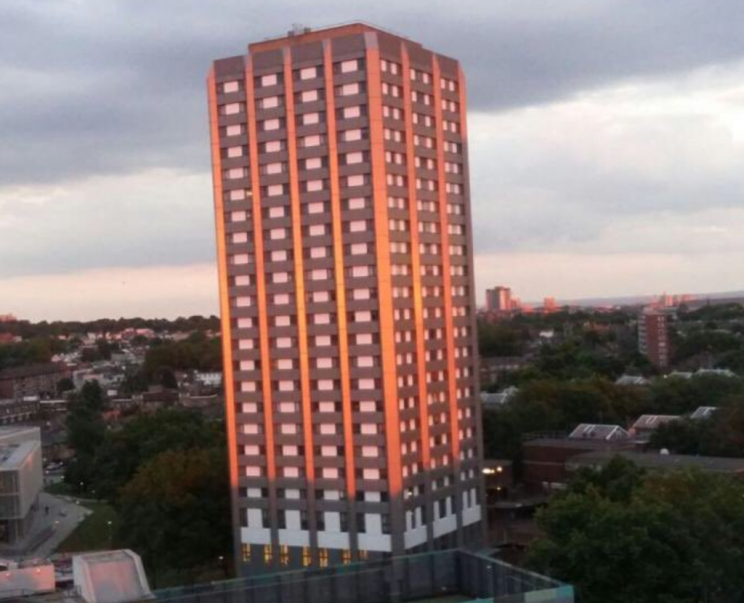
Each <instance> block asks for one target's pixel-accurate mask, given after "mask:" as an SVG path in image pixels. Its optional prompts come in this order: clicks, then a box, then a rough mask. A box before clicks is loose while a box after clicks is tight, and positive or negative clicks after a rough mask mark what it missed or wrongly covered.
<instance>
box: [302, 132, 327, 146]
mask: <svg viewBox="0 0 744 603" xmlns="http://www.w3.org/2000/svg"><path fill="white" fill-rule="evenodd" d="M321 144H323V137H322V136H320V135H318V134H314V135H312V136H305V137H304V138H301V139H300V146H301V147H319V146H320V145H321Z"/></svg>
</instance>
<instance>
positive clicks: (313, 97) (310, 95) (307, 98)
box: [300, 90, 320, 103]
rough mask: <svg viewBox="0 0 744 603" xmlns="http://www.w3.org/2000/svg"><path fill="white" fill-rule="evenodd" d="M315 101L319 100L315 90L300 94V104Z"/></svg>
mask: <svg viewBox="0 0 744 603" xmlns="http://www.w3.org/2000/svg"><path fill="white" fill-rule="evenodd" d="M317 100H320V94H319V93H318V91H317V90H305V91H304V92H303V93H302V94H300V102H303V103H311V102H313V101H317Z"/></svg>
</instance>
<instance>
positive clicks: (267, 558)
mask: <svg viewBox="0 0 744 603" xmlns="http://www.w3.org/2000/svg"><path fill="white" fill-rule="evenodd" d="M263 557H264V563H265V564H266V565H271V564H272V563H273V562H274V553H273V550H272V548H271V545H270V544H265V545H264V554H263Z"/></svg>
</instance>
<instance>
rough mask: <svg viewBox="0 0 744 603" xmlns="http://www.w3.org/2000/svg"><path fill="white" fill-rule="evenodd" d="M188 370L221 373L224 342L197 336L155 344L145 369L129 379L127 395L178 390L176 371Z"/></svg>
mask: <svg viewBox="0 0 744 603" xmlns="http://www.w3.org/2000/svg"><path fill="white" fill-rule="evenodd" d="M188 370H197V371H222V344H221V339H220V338H219V337H213V338H208V337H206V336H205V335H204V333H201V332H196V333H192V334H191V335H190V336H189V338H188V339H185V340H183V341H162V340H154V341H152V342H151V344H150V348H149V349H148V350H147V353H146V355H145V361H144V363H143V364H142V366H141V367H140V368H139V369H138V370H137V371H136V372H134V373H132V374H130V375H128V376H127V378H126V380H125V383H124V391H125V393H130V394H131V393H138V392H142V391H145V390H146V389H147V387H148V386H149V385H162V386H164V387H167V388H171V389H175V388H176V387H177V382H176V376H175V373H176V371H188Z"/></svg>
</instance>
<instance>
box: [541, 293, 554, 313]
mask: <svg viewBox="0 0 744 603" xmlns="http://www.w3.org/2000/svg"><path fill="white" fill-rule="evenodd" d="M557 310H558V304H557V303H556V301H555V297H546V298H545V300H544V301H543V312H547V313H550V312H555V311H557Z"/></svg>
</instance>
